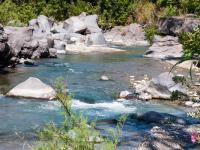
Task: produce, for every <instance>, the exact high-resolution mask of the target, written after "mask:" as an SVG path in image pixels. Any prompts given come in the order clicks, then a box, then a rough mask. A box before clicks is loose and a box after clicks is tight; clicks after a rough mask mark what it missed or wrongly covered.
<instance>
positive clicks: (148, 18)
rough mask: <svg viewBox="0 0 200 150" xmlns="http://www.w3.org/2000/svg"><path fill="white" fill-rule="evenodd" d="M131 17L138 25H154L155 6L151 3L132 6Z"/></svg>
mask: <svg viewBox="0 0 200 150" xmlns="http://www.w3.org/2000/svg"><path fill="white" fill-rule="evenodd" d="M133 7H134V8H133V16H134V18H135V21H136V22H138V23H140V24H148V25H154V24H155V21H156V18H157V17H156V5H155V4H153V3H151V2H145V3H144V2H139V3H136V5H134V6H133Z"/></svg>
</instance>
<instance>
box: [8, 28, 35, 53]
mask: <svg viewBox="0 0 200 150" xmlns="http://www.w3.org/2000/svg"><path fill="white" fill-rule="evenodd" d="M5 33H6V34H8V44H9V46H10V47H11V48H12V49H13V50H14V51H15V54H16V55H18V54H19V52H20V51H21V49H22V47H23V46H24V45H25V44H26V43H28V42H30V41H31V40H32V36H33V29H32V28H30V27H5Z"/></svg>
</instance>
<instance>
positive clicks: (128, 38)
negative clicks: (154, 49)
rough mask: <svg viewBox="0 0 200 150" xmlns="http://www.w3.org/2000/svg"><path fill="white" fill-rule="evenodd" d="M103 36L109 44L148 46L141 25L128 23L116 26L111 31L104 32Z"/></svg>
mask: <svg viewBox="0 0 200 150" xmlns="http://www.w3.org/2000/svg"><path fill="white" fill-rule="evenodd" d="M104 35H105V38H106V40H107V41H108V42H110V43H111V44H117V45H125V46H148V45H149V43H148V41H147V40H146V39H145V34H144V32H143V29H142V26H141V25H139V24H136V23H134V24H130V25H128V26H124V27H123V26H116V27H114V28H113V29H111V31H108V32H106V33H105V34H104Z"/></svg>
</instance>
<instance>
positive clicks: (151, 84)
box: [135, 72, 187, 100]
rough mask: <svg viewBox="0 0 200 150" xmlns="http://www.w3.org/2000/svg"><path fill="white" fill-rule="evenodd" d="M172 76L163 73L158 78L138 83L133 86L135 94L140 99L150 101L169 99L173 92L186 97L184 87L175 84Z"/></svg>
mask: <svg viewBox="0 0 200 150" xmlns="http://www.w3.org/2000/svg"><path fill="white" fill-rule="evenodd" d="M174 77H175V75H174V74H172V73H169V72H164V73H162V74H160V75H159V76H157V77H155V78H153V79H152V80H151V81H147V82H144V83H142V82H141V83H140V84H138V85H136V86H135V93H137V94H138V96H139V98H140V99H146V97H148V98H152V99H167V100H169V99H171V96H172V93H173V92H178V93H180V94H181V95H183V96H186V97H187V95H186V94H184V93H186V91H187V90H186V86H184V85H182V83H175V81H174V80H173V78H174Z"/></svg>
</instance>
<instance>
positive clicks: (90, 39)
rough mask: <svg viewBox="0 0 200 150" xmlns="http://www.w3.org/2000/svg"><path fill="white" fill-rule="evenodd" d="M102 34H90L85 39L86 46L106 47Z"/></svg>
mask: <svg viewBox="0 0 200 150" xmlns="http://www.w3.org/2000/svg"><path fill="white" fill-rule="evenodd" d="M106 44H107V42H106V40H105V38H104V35H103V33H101V32H100V33H92V34H89V35H87V37H86V45H88V46H89V45H106Z"/></svg>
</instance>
